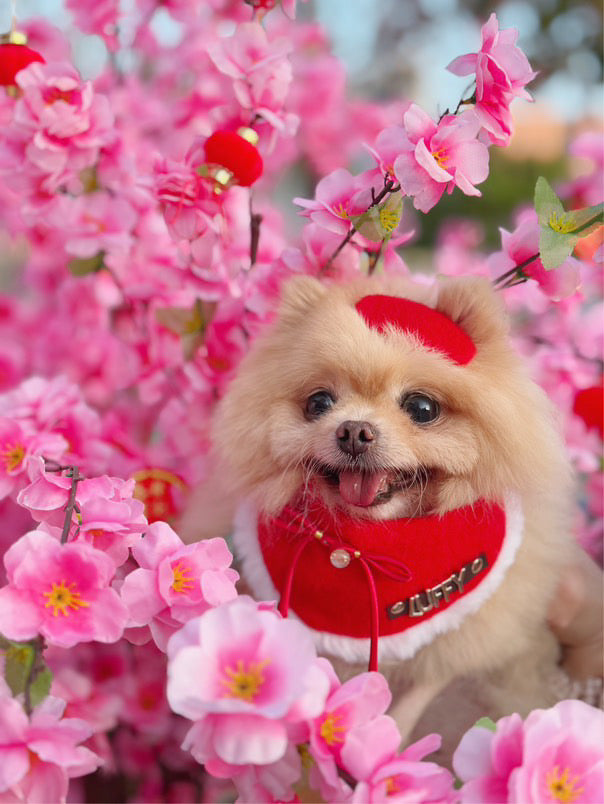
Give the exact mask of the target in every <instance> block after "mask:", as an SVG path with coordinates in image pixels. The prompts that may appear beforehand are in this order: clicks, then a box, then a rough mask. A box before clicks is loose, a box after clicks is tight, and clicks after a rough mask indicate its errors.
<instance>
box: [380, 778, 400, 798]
mask: <svg viewBox="0 0 604 804" xmlns="http://www.w3.org/2000/svg"><path fill="white" fill-rule="evenodd" d="M384 781H385V782H386V795H387V796H394V795H396V793H400V792H401V788H400V787H399V786H398V784H397V781H396V777H395V776H389V777H388V778H387V779H385V780H384Z"/></svg>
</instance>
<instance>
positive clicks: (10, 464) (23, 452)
mask: <svg viewBox="0 0 604 804" xmlns="http://www.w3.org/2000/svg"><path fill="white" fill-rule="evenodd" d="M67 447H68V444H67V442H66V441H65V439H64V438H63V437H62V436H60V435H58V434H54V433H40V434H39V435H38V434H33V435H32V434H27V433H26V432H24V430H23V428H22V427H21V426H20V425H19V423H18V422H17V421H15V420H14V419H8V418H4V417H0V498H2V497H5V496H6V495H7V494H10V493H13V494H14V493H15V492H16V491H18V490H19V489H20V488H21V487H22V486H23V485H24V482H25V480H26V477H27V475H26V469H27V465H28V463H29V460H30V458H31V457H32V456H34V455H43V456H44V457H45V458H47V459H49V460H54V461H58V460H60V459H61V458H62V457H63V455H64V454H65V452H66V451H67Z"/></svg>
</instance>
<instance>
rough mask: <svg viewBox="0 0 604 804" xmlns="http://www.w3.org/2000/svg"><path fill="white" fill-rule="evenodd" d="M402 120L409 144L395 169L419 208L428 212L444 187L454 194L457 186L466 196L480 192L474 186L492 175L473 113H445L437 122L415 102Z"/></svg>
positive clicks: (396, 163) (397, 160) (403, 185)
mask: <svg viewBox="0 0 604 804" xmlns="http://www.w3.org/2000/svg"><path fill="white" fill-rule="evenodd" d="M403 121H404V127H405V131H406V133H407V137H408V145H407V147H406V148H405V149H404V150H403V151H402V152H401V153H400V154H399V156H397V158H396V159H395V161H394V168H393V169H394V174H395V176H396V178H397V179H398V181H399V183H400V185H401V189H402V190H403V192H404V193H405V194H406V195H410V196H412V197H413V206H414V207H415V208H416V209H419V210H420V211H421V212H428V210H430V209H432V207H433V206H434V205H435V204H436V203H437V201H439V200H440V198H441V196H442V195H443V193H444V192H445V190H446V191H447V192H448V193H452V192H453V189H454V188H455V187H459V189H460V190H461V191H462V192H464V193H465V194H466V195H480V194H481V193H480V191H479V190H478V189H477V188H476V187H475V186H474V185H475V184H480V183H481V182H483V181H484V180H485V179H486V177H487V176H488V174H489V154H488V149H487V147H486V145H484V144H483V143H482V142H480V141H479V140H477V139H476V136H477V134H478V131H479V128H480V124H479V121H478V118H477V117H476V115H475V114H474V113H473V112H464V113H463V114H461V115H446V116H445V117H443V118H442V120H441V121H440V122H439V123H438V124H437V123H434V121H433V120H432V119H431V118H430V117H428V115H427V114H426V113H425V112H424V111H423V110H422V109H420V108H419V106H416V105H415V104H412V105H411V106H410V108H409V109H408V111H407V112H405V116H404V118H403Z"/></svg>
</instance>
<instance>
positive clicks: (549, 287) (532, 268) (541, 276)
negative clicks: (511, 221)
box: [488, 210, 580, 301]
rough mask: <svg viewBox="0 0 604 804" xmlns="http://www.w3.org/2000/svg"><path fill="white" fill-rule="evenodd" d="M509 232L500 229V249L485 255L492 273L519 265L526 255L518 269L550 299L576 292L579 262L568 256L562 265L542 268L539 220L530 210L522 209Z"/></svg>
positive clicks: (499, 274)
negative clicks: (520, 267)
mask: <svg viewBox="0 0 604 804" xmlns="http://www.w3.org/2000/svg"><path fill="white" fill-rule="evenodd" d="M517 224H518V225H517V226H516V228H515V229H514V231H513V232H508V231H506V230H505V229H500V232H501V245H502V246H503V248H502V250H501V251H499V252H497V253H496V254H493V255H491V257H490V258H489V261H488V263H489V267H490V269H491V271H492V272H493V273H494V274H495V276H501V275H502V274H504V273H507V272H508V271H510V270H511V269H512V268H513V267H514V266H515V265H522V264H523V263H525V262H526V261H527V260H528V259H529V258H530V257H533V256H535V257H536V259H533V260H531V262H529V263H528V264H526V265H524V266H523V268H522V274H523V275H524V276H528V277H530V278H531V279H534V280H535V281H536V282H537V284H538V285H539V287H540V289H541V291H542V292H543V293H544V294H545V295H546V296H547V297H549V298H550V299H552V300H553V301H560V300H561V299H565V298H568V297H569V296H572V295H573V294H574V293H576V292H577V290H578V288H579V285H580V274H579V265H580V263H579V261H578V260H576V259H575V258H574V257H568V258H567V259H566V260H565V261H564V262H563V263H562V265H560V266H559V267H558V268H555V269H554V270H553V271H546V270H545V268H544V267H543V263H542V262H541V260H540V259H539V258H538V254H539V221H538V219H537V213H536V212H535V211H534V210H525V211H524V212H522V213H520V215H519V216H518V219H517Z"/></svg>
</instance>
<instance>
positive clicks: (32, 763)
mask: <svg viewBox="0 0 604 804" xmlns="http://www.w3.org/2000/svg"><path fill="white" fill-rule="evenodd" d="M64 709H65V703H64V701H61V700H59V699H58V698H52V697H48V698H46V700H45V701H44V702H43V703H42V704H40V706H38V707H37V708H36V710H35V711H34V712H33V713H32V715H31V717H30V718H28V717H27V715H26V714H25V712H24V711H23V707H22V706H21V704H20V703H19V702H18V701H17V700H15V699H14V698H11V697H10V694H9V692H8V690H7V689H6V688H5V687H2V688H0V796H1V797H2V800H3V801H65V799H66V797H67V791H68V786H69V780H70V779H73V778H74V777H78V776H85V775H87V774H89V773H92V772H93V771H94V770H95V769H96V768H97V767H98V766H99V764H100V763H101V760H100V758H99V757H98V756H97V755H96V754H95V753H93V752H92V751H90V750H89V749H88V748H85V747H84V746H82V745H80V743H82V742H83V741H84V740H86V739H87V738H88V737H89V736H90V733H91V729H90V727H89V726H88V724H87V723H86V722H85V721H83V720H80V719H77V718H63V717H62V715H63V711H64Z"/></svg>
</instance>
